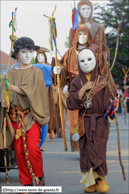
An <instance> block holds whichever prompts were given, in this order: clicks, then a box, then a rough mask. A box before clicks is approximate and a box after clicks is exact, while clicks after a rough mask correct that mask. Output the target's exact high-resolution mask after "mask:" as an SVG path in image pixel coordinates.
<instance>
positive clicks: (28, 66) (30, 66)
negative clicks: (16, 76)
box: [15, 65, 32, 69]
mask: <svg viewBox="0 0 129 194" xmlns="http://www.w3.org/2000/svg"><path fill="white" fill-rule="evenodd" d="M29 67H32V65H30V66H28V67H24V68H18V67H15V69H27V68H29Z"/></svg>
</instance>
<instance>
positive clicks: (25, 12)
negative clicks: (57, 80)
mask: <svg viewBox="0 0 129 194" xmlns="http://www.w3.org/2000/svg"><path fill="white" fill-rule="evenodd" d="M78 2H79V1H75V5H76V7H77V3H78ZM91 2H92V3H93V4H95V3H100V4H102V3H103V4H106V3H107V2H108V1H91ZM55 5H57V9H56V11H55V14H54V16H55V18H56V26H57V35H58V37H57V47H58V50H59V52H60V54H61V55H62V56H63V54H64V53H65V51H66V48H65V46H64V43H65V41H66V37H67V36H69V30H70V28H71V26H72V20H71V17H72V8H74V1H70V0H68V1H63V0H61V1H54V0H53V1H49V0H47V1H45V0H42V1H19V0H18V1H6V0H4V1H2V0H1V48H0V50H2V51H4V52H5V53H7V54H9V52H10V48H11V41H10V39H9V35H11V33H12V30H11V28H9V22H10V20H11V14H12V11H15V8H16V7H17V23H18V31H17V32H16V33H15V35H16V36H17V37H22V36H27V37H30V38H32V39H33V40H34V42H35V44H36V45H39V46H41V47H46V48H49V49H50V46H49V41H48V38H49V25H48V18H46V17H44V16H43V14H45V15H48V16H52V12H53V10H54V8H55ZM51 56H52V55H51V54H47V57H48V62H51ZM58 58H59V56H58Z"/></svg>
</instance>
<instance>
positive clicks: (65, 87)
mask: <svg viewBox="0 0 129 194" xmlns="http://www.w3.org/2000/svg"><path fill="white" fill-rule="evenodd" d="M67 91H68V86H67V85H65V86H64V87H63V93H64V94H66V93H67Z"/></svg>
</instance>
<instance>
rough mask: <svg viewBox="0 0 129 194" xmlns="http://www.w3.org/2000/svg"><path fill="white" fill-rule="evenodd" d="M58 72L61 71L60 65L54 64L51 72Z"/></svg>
mask: <svg viewBox="0 0 129 194" xmlns="http://www.w3.org/2000/svg"><path fill="white" fill-rule="evenodd" d="M60 72H61V67H60V66H54V68H53V73H54V74H56V75H57V74H60Z"/></svg>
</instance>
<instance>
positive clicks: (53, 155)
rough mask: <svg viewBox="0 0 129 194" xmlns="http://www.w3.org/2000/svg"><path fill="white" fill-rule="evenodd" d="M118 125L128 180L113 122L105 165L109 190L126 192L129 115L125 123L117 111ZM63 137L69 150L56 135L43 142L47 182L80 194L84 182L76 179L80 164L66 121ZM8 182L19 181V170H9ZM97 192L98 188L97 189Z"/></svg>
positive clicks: (13, 183) (0, 177) (3, 174)
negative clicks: (124, 177) (106, 166)
mask: <svg viewBox="0 0 129 194" xmlns="http://www.w3.org/2000/svg"><path fill="white" fill-rule="evenodd" d="M118 121H119V127H120V140H121V141H120V142H121V153H122V161H123V165H124V167H125V173H126V178H127V181H126V182H125V181H124V180H123V177H122V170H121V167H120V164H119V158H118V149H117V131H116V125H115V123H111V124H110V135H109V140H108V147H107V165H108V176H107V178H106V180H107V182H108V184H109V186H110V190H109V192H108V193H109V194H117V193H119V194H122V193H123V194H127V193H129V188H128V175H129V169H128V164H129V163H128V162H129V160H128V159H129V158H128V157H129V155H128V154H129V152H128V138H129V134H128V132H129V115H127V117H126V121H127V123H126V125H125V124H124V115H123V114H122V115H118ZM66 139H67V146H68V151H67V152H65V151H64V144H63V139H62V138H57V137H56V138H55V139H54V140H50V139H49V138H48V137H47V139H46V141H45V143H44V145H43V149H44V151H45V152H44V153H43V164H44V173H45V181H46V186H62V193H64V194H65V193H68V194H70V193H73V194H76V193H78V194H81V193H84V191H83V189H84V186H83V185H81V184H80V183H79V182H80V180H81V173H80V166H79V152H73V153H71V151H70V143H69V142H70V140H69V139H70V138H69V125H67V127H66ZM0 179H1V180H0V181H1V186H5V185H7V184H6V176H5V173H1V175H0ZM9 182H10V184H9V185H10V186H11V185H12V186H18V185H20V181H19V176H18V170H10V171H9ZM96 194H97V192H96Z"/></svg>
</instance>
